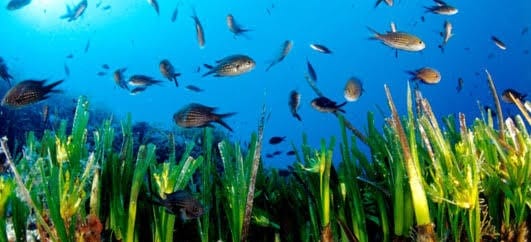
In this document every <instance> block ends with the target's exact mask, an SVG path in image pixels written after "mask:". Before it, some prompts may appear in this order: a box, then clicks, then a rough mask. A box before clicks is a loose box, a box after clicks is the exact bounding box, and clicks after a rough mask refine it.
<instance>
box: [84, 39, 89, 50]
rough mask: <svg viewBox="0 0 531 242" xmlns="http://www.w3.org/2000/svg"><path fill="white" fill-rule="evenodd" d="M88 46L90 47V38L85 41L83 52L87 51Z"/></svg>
mask: <svg viewBox="0 0 531 242" xmlns="http://www.w3.org/2000/svg"><path fill="white" fill-rule="evenodd" d="M89 48H90V40H87V43H86V44H85V50H84V51H85V53H87V52H88V50H89Z"/></svg>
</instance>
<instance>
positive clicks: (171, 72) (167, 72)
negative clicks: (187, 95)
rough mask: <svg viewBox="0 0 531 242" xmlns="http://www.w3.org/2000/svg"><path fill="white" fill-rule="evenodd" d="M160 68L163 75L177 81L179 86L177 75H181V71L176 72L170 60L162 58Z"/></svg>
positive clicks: (176, 84) (176, 83)
mask: <svg viewBox="0 0 531 242" xmlns="http://www.w3.org/2000/svg"><path fill="white" fill-rule="evenodd" d="M159 70H160V73H161V74H162V76H164V77H166V78H168V80H170V81H173V82H175V86H176V87H178V86H179V83H178V82H177V77H179V76H181V73H176V72H175V68H173V65H172V64H171V63H170V61H169V60H166V59H164V60H162V61H160V64H159Z"/></svg>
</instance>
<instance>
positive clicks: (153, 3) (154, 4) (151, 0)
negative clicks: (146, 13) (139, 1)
mask: <svg viewBox="0 0 531 242" xmlns="http://www.w3.org/2000/svg"><path fill="white" fill-rule="evenodd" d="M148 3H149V5H151V6H152V7H153V9H155V12H157V15H160V13H159V3H158V2H157V0H148Z"/></svg>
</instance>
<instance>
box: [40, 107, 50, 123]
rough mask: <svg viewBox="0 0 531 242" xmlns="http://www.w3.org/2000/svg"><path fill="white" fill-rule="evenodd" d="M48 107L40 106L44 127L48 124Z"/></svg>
mask: <svg viewBox="0 0 531 242" xmlns="http://www.w3.org/2000/svg"><path fill="white" fill-rule="evenodd" d="M49 110H50V107H49V106H48V105H44V106H42V123H43V124H44V126H46V124H48V115H49Z"/></svg>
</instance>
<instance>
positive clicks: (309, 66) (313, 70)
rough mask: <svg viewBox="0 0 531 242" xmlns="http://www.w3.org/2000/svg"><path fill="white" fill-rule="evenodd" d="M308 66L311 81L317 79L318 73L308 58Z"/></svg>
mask: <svg viewBox="0 0 531 242" xmlns="http://www.w3.org/2000/svg"><path fill="white" fill-rule="evenodd" d="M306 67H307V68H308V78H310V80H311V81H317V73H315V69H313V66H312V64H311V63H310V61H309V60H308V59H306Z"/></svg>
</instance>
